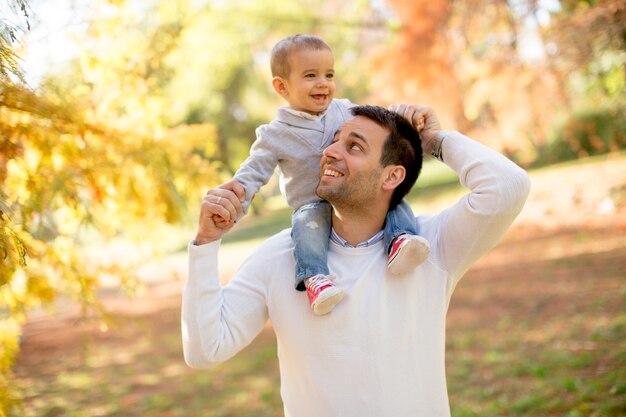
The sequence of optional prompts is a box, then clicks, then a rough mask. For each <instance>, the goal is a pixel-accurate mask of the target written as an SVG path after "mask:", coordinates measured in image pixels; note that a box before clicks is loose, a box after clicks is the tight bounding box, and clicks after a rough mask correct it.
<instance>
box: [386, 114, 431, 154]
mask: <svg viewBox="0 0 626 417" xmlns="http://www.w3.org/2000/svg"><path fill="white" fill-rule="evenodd" d="M389 110H391V111H393V112H396V113H398V114H399V115H400V116H403V117H404V118H405V119H407V120H408V121H409V122H411V124H412V125H413V127H415V128H416V129H417V131H418V132H420V137H421V138H422V153H423V154H424V155H427V156H430V154H431V151H432V148H433V146H432V142H433V139H434V138H435V135H436V134H437V132H440V131H441V126H440V124H439V119H438V118H437V115H436V114H435V111H434V110H433V108H432V107H428V106H416V105H413V104H392V105H391V106H389Z"/></svg>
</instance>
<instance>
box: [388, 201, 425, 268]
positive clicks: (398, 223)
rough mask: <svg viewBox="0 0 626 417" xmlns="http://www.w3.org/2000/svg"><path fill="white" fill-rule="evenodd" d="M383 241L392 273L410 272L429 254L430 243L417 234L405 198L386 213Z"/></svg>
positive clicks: (415, 224)
mask: <svg viewBox="0 0 626 417" xmlns="http://www.w3.org/2000/svg"><path fill="white" fill-rule="evenodd" d="M384 243H385V248H386V250H387V254H388V257H387V269H388V270H389V273H390V274H392V275H405V274H407V273H409V272H411V271H412V270H413V269H415V268H416V267H417V266H418V265H420V264H421V263H423V262H424V261H425V260H426V259H428V256H429V255H430V244H429V243H428V241H427V240H426V239H424V238H423V237H421V236H419V235H418V230H417V222H416V220H415V216H414V215H413V211H412V210H411V207H410V206H409V204H408V203H407V202H406V201H405V200H402V201H401V202H400V204H398V206H397V207H396V208H394V209H393V210H390V211H389V212H388V213H387V218H386V221H385V240H384Z"/></svg>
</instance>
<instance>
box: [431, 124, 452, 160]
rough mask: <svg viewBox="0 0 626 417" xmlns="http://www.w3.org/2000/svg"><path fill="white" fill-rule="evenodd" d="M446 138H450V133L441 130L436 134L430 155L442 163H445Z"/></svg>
mask: <svg viewBox="0 0 626 417" xmlns="http://www.w3.org/2000/svg"><path fill="white" fill-rule="evenodd" d="M446 137H448V132H446V131H445V130H440V131H439V132H437V133H435V137H434V138H433V140H432V143H431V145H432V147H431V151H430V155H431V156H432V157H433V158H435V159H438V160H439V161H441V162H443V141H444V140H445V139H446Z"/></svg>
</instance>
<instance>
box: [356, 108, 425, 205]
mask: <svg viewBox="0 0 626 417" xmlns="http://www.w3.org/2000/svg"><path fill="white" fill-rule="evenodd" d="M350 110H351V112H352V114H353V115H355V116H363V117H366V118H368V119H370V120H371V121H373V122H374V123H376V124H378V125H379V126H381V127H384V128H386V129H389V136H387V139H386V140H385V143H384V144H383V148H382V153H381V156H380V164H381V165H382V166H383V167H386V166H388V165H402V166H403V167H404V168H405V170H406V177H405V178H404V181H402V183H400V185H398V186H397V187H396V189H395V190H394V191H393V194H392V196H391V202H390V203H389V210H392V209H394V208H396V206H397V205H398V204H400V202H401V201H402V199H403V198H404V196H406V195H407V194H408V193H409V191H410V190H411V188H413V185H414V184H415V181H417V177H419V175H420V172H421V170H422V159H423V158H422V141H421V139H420V134H419V132H418V131H417V129H415V128H414V127H413V125H411V123H409V121H408V120H406V119H405V118H404V117H402V116H400V115H399V114H398V113H395V112H392V111H390V110H387V109H385V108H383V107H378V106H356V107H352V108H351V109H350Z"/></svg>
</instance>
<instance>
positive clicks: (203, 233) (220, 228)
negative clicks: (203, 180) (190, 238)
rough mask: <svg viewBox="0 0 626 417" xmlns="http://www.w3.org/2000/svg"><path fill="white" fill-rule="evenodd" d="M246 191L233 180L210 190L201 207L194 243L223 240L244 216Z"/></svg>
mask: <svg viewBox="0 0 626 417" xmlns="http://www.w3.org/2000/svg"><path fill="white" fill-rule="evenodd" d="M245 195H246V193H245V190H244V188H243V186H242V185H241V184H240V183H239V182H238V181H237V180H236V179H234V178H233V179H232V180H230V181H228V182H225V183H224V184H222V185H218V186H217V187H215V188H213V189H211V190H209V191H208V192H207V193H206V195H205V196H204V199H203V200H202V205H201V207H200V220H199V221H198V232H197V233H196V239H195V241H194V243H195V244H196V245H203V244H205V243H209V242H214V241H216V240H218V239H221V238H222V236H223V235H224V233H226V232H228V231H229V230H230V229H232V227H233V226H234V225H235V222H236V221H237V219H239V218H240V217H241V215H242V214H243V207H242V206H241V202H242V201H244V199H245Z"/></svg>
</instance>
